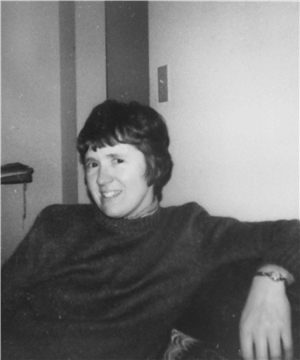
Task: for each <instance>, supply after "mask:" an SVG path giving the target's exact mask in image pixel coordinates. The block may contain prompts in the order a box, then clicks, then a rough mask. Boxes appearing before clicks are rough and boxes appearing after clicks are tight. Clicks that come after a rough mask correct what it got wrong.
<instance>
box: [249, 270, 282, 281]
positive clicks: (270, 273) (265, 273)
mask: <svg viewBox="0 0 300 360" xmlns="http://www.w3.org/2000/svg"><path fill="white" fill-rule="evenodd" d="M255 276H267V277H269V278H270V279H272V280H273V281H284V282H285V283H286V284H287V283H288V281H287V278H286V277H284V276H283V275H282V274H280V272H278V271H257V272H256V273H255Z"/></svg>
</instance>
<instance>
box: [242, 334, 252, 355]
mask: <svg viewBox="0 0 300 360" xmlns="http://www.w3.org/2000/svg"><path fill="white" fill-rule="evenodd" d="M240 342H241V350H242V356H243V358H244V359H245V360H253V359H254V354H253V341H252V336H250V335H248V336H247V335H245V333H244V334H241V337H240Z"/></svg>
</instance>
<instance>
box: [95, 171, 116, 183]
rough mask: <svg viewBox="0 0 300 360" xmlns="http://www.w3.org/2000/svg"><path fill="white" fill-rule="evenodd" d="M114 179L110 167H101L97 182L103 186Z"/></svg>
mask: <svg viewBox="0 0 300 360" xmlns="http://www.w3.org/2000/svg"><path fill="white" fill-rule="evenodd" d="M112 181H113V176H112V174H111V173H110V171H109V170H108V169H105V168H103V167H102V168H101V169H100V168H99V173H98V178H97V183H98V185H100V186H103V185H105V184H108V183H110V182H112Z"/></svg>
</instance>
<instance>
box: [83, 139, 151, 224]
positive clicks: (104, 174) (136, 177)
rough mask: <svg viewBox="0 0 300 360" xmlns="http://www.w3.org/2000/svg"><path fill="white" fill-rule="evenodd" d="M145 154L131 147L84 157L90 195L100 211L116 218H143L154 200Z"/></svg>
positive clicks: (119, 145)
mask: <svg viewBox="0 0 300 360" xmlns="http://www.w3.org/2000/svg"><path fill="white" fill-rule="evenodd" d="M145 173H146V161H145V157H144V154H143V153H142V152H141V151H139V150H138V149H137V148H136V147H134V146H133V145H129V144H117V145H115V146H106V147H103V148H101V149H99V148H97V150H96V151H93V150H92V149H90V150H89V151H88V152H87V153H86V156H85V174H86V180H87V185H88V189H89V192H90V194H91V196H92V198H93V199H94V201H95V203H96V204H97V206H98V207H99V209H100V210H101V211H102V212H103V213H104V214H105V215H107V216H110V217H114V218H122V217H127V218H134V217H138V216H139V214H143V213H144V212H145V210H146V209H147V208H148V207H149V206H150V205H151V204H152V202H153V200H154V196H153V186H150V187H149V186H148V185H147V180H146V178H145Z"/></svg>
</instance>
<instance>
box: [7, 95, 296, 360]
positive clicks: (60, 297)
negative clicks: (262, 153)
mask: <svg viewBox="0 0 300 360" xmlns="http://www.w3.org/2000/svg"><path fill="white" fill-rule="evenodd" d="M168 146H169V136H168V131H167V127H166V125H165V123H164V121H163V119H162V117H161V116H160V115H159V114H158V113H157V112H156V111H155V110H153V109H151V108H150V107H146V106H142V105H140V104H138V103H130V104H123V103H118V102H116V101H106V102H104V103H102V104H100V105H98V106H97V107H95V108H94V109H93V111H92V112H91V114H90V116H89V117H88V119H87V121H86V123H85V125H84V127H83V129H82V130H81V132H80V134H79V136H78V142H77V148H78V151H79V154H80V157H81V161H82V163H83V165H84V169H85V177H86V183H87V188H88V191H89V194H90V196H91V198H92V200H93V204H92V205H53V206H50V207H48V208H46V209H45V210H44V211H43V212H42V213H41V214H40V215H39V216H38V218H37V220H36V222H35V224H34V226H33V227H32V229H31V231H30V232H29V234H28V235H27V237H26V238H25V239H24V241H23V242H22V243H21V244H20V246H19V247H18V249H17V250H16V252H15V253H14V254H13V256H12V257H11V258H10V259H9V260H8V261H7V263H6V264H4V266H3V270H2V289H3V290H2V300H3V305H2V310H3V317H4V319H5V324H8V325H7V326H4V327H3V329H5V331H2V334H3V335H4V339H3V343H2V351H3V354H2V355H3V356H2V359H3V360H8V359H22V360H24V359H39V360H40V359H44V360H48V359H55V360H57V359H61V360H62V359H72V360H75V359H81V360H83V359H84V360H91V359H97V360H100V359H103V360H104V359H105V360H107V359H113V360H117V359H122V360H123V359H130V360H134V359H139V360H141V359H160V358H162V357H163V355H164V353H165V352H166V349H167V347H168V343H169V340H170V335H171V332H172V330H173V329H174V328H175V329H176V328H177V326H178V325H179V324H180V323H181V322H182V316H183V315H184V314H185V315H186V314H187V312H186V311H187V309H188V308H189V304H190V303H191V302H192V301H194V300H195V298H196V297H197V296H198V291H199V289H200V288H201V284H202V283H203V282H204V281H205V279H206V278H207V277H208V275H209V274H210V273H212V272H213V271H214V270H215V269H218V268H220V267H221V266H223V265H224V264H229V263H231V262H235V261H238V260H243V259H255V261H258V264H259V265H258V266H259V269H258V270H259V273H257V276H254V278H253V283H252V286H251V290H250V293H249V297H248V300H247V303H246V305H245V309H244V311H243V314H242V319H241V331H240V334H241V335H240V337H241V350H242V355H243V357H244V358H245V359H251V358H253V357H254V356H256V358H258V359H264V358H268V352H269V355H270V358H273V359H275V358H276V359H277V358H279V357H281V356H282V355H283V354H281V342H282V344H283V350H284V352H285V354H286V356H287V358H291V356H292V355H291V351H292V336H291V330H290V329H291V324H290V318H289V314H290V307H289V302H288V300H287V297H286V294H285V283H286V284H290V283H292V282H293V281H294V279H296V280H298V279H297V277H298V274H299V238H298V237H299V222H298V221H278V222H262V223H242V222H239V221H237V220H235V219H231V218H221V217H213V216H210V215H209V214H208V213H207V212H206V211H205V210H204V209H203V208H202V207H201V206H199V205H198V204H196V203H189V204H185V205H183V206H179V207H168V208H162V207H161V206H160V205H159V203H160V201H161V199H162V189H163V187H164V185H165V184H166V183H167V182H168V180H169V179H170V177H171V171H172V160H171V156H170V154H169V151H168ZM270 326H271V331H270ZM178 330H180V328H178ZM258 335H259V336H258ZM253 344H255V354H253Z"/></svg>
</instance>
